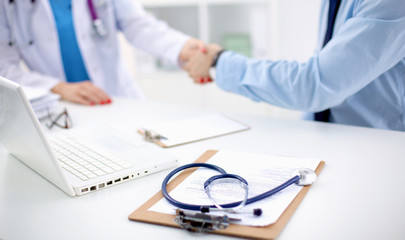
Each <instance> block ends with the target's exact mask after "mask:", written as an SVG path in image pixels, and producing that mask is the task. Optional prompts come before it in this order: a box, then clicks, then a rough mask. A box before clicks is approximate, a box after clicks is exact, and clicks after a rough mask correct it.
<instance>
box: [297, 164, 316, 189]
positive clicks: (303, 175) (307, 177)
mask: <svg viewBox="0 0 405 240" xmlns="http://www.w3.org/2000/svg"><path fill="white" fill-rule="evenodd" d="M292 176H299V177H300V180H298V182H297V185H299V186H307V185H311V184H313V183H314V182H315V181H316V179H317V178H318V176H317V175H316V173H315V172H314V170H312V169H309V168H298V169H297V170H295V171H294V172H293V174H292Z"/></svg>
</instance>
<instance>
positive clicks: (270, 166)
mask: <svg viewBox="0 0 405 240" xmlns="http://www.w3.org/2000/svg"><path fill="white" fill-rule="evenodd" d="M320 161H321V160H320V159H309V158H295V157H283V156H269V155H259V154H249V153H240V152H234V151H219V152H218V153H216V154H215V155H214V156H213V157H212V158H211V159H210V160H209V161H207V163H211V164H214V165H217V166H219V167H221V168H223V169H224V170H225V171H226V172H227V173H232V174H237V175H240V176H241V177H243V178H245V179H246V180H247V182H248V186H249V197H253V196H256V195H259V194H262V193H263V192H266V191H268V190H270V189H273V188H274V187H277V186H279V185H280V184H282V183H284V182H285V181H287V180H288V179H290V178H291V177H292V174H293V172H294V171H295V170H296V169H297V168H309V169H312V170H315V169H316V167H317V166H318V165H319V163H320ZM217 174H218V172H216V171H213V170H210V169H204V168H199V169H198V170H197V171H195V172H194V173H193V174H191V175H190V176H189V177H187V178H186V179H185V180H184V181H183V182H182V183H180V184H179V185H178V186H177V187H176V188H175V189H174V190H173V191H171V192H170V195H171V196H172V197H173V198H174V199H176V200H178V201H181V202H184V203H188V204H198V205H212V203H211V201H210V200H209V198H208V196H207V195H206V193H205V191H204V187H203V184H204V182H205V181H206V180H207V179H208V178H209V177H211V176H213V175H217ZM301 188H302V187H300V186H298V185H296V184H293V185H291V186H289V187H287V188H285V189H284V190H282V191H281V192H279V193H276V194H275V195H273V196H271V197H268V198H266V199H264V200H261V201H258V202H256V203H252V204H249V205H246V206H245V207H243V208H242V210H243V211H247V210H253V209H255V208H261V209H262V210H263V214H262V216H259V217H257V216H254V215H253V214H246V213H245V214H229V213H226V214H227V215H228V216H229V217H232V218H240V219H241V221H240V222H237V224H241V225H249V226H266V225H269V224H272V223H274V222H276V221H277V219H278V218H279V217H280V216H281V214H282V213H283V212H284V210H285V209H286V208H287V207H288V205H289V204H290V203H291V202H292V200H293V199H294V198H295V197H296V195H297V194H298V193H299V191H300V190H301ZM227 191H229V192H227V193H225V195H226V194H232V189H229V190H227ZM149 211H155V212H160V213H166V214H175V211H176V207H175V206H172V205H171V204H169V203H168V202H167V200H166V199H165V198H163V199H161V200H160V201H159V202H158V203H156V204H155V205H154V206H152V207H151V208H150V209H149ZM216 214H217V212H216Z"/></svg>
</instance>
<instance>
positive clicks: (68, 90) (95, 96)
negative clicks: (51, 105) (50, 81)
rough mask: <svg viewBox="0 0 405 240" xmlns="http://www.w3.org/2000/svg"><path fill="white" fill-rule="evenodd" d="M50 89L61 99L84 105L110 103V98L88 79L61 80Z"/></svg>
mask: <svg viewBox="0 0 405 240" xmlns="http://www.w3.org/2000/svg"><path fill="white" fill-rule="evenodd" d="M51 91H52V92H54V93H57V94H59V95H60V96H61V97H62V99H64V100H67V101H70V102H74V103H80V104H84V105H95V104H108V103H111V98H110V97H109V96H108V95H107V94H106V93H105V92H104V91H103V90H101V89H100V88H99V87H97V86H96V85H94V84H93V83H92V82H90V81H83V82H78V83H66V82H61V83H58V84H57V85H56V86H55V87H53V88H52V89H51Z"/></svg>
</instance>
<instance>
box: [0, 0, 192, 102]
mask: <svg viewBox="0 0 405 240" xmlns="http://www.w3.org/2000/svg"><path fill="white" fill-rule="evenodd" d="M93 2H94V3H95V5H96V11H97V14H98V16H99V17H100V18H101V19H102V21H103V22H104V24H105V25H106V27H107V29H108V36H107V37H105V38H101V37H98V36H96V35H95V34H94V33H93V32H92V25H91V17H90V13H89V9H88V6H87V1H84V0H72V12H73V22H74V27H75V32H76V38H77V41H78V45H79V48H80V51H81V54H82V57H83V61H84V64H85V66H86V69H87V72H88V74H89V77H90V80H91V81H92V82H93V83H94V84H96V85H97V86H99V87H100V88H102V89H104V90H105V91H106V92H107V93H108V94H109V95H111V96H124V97H132V98H142V96H143V95H142V93H141V91H140V89H139V87H138V86H137V84H136V83H135V81H134V80H133V79H132V78H131V76H130V74H129V71H128V70H127V69H126V68H125V67H124V64H123V60H122V58H121V56H120V52H119V44H118V39H117V32H118V31H121V32H122V33H123V34H124V35H125V37H126V38H127V40H128V41H129V42H130V43H131V44H132V45H133V46H135V47H137V48H139V49H141V50H144V51H146V52H148V53H151V54H153V55H154V56H157V57H159V58H163V59H167V60H170V61H171V62H172V63H174V64H178V56H179V53H180V51H181V49H182V47H183V45H184V43H185V42H186V41H187V40H188V39H189V37H188V36H186V35H184V34H182V33H180V32H178V31H175V30H173V29H170V28H169V27H168V26H167V24H166V23H164V22H162V21H158V20H157V19H155V18H154V17H152V16H151V15H149V14H147V13H146V12H145V10H144V9H143V7H142V6H141V5H140V4H139V3H138V2H137V1H135V0H93ZM15 3H16V4H14V8H11V7H10V5H9V1H8V0H1V3H0V75H1V76H3V77H6V78H9V79H11V80H13V81H16V82H18V83H20V84H22V85H28V86H35V87H42V88H47V89H51V88H52V87H53V86H55V85H56V84H57V83H58V82H60V81H66V77H65V74H64V68H63V63H62V58H61V52H60V48H59V39H58V32H57V29H56V24H55V20H54V17H53V13H52V9H51V6H50V4H49V2H48V1H47V0H38V1H36V3H35V4H34V5H31V1H30V0H18V1H15ZM30 11H31V12H30ZM13 36H14V40H15V44H14V46H9V44H8V43H9V41H10V39H11V38H12V37H13ZM30 40H33V41H34V43H33V44H32V45H28V41H30ZM21 60H23V61H24V62H25V64H26V65H27V66H28V68H29V70H30V71H28V72H27V71H25V70H24V69H23V68H21V67H20V65H21V64H20V62H21Z"/></svg>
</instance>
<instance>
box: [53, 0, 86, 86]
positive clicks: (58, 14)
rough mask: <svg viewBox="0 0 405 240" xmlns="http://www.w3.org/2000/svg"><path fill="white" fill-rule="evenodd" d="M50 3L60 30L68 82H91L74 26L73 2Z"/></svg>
mask: <svg viewBox="0 0 405 240" xmlns="http://www.w3.org/2000/svg"><path fill="white" fill-rule="evenodd" d="M49 3H50V5H51V7H52V12H53V15H54V18H55V23H56V27H57V29H58V36H59V46H60V50H61V54H62V62H63V67H64V69H65V75H66V81H68V82H81V81H85V80H89V76H88V74H87V70H86V67H85V65H84V62H83V58H82V55H81V53H80V49H79V45H78V44H77V39H76V34H75V30H74V25H73V16H72V1H71V0H50V1H49ZM89 14H90V13H89ZM89 17H90V16H89Z"/></svg>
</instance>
